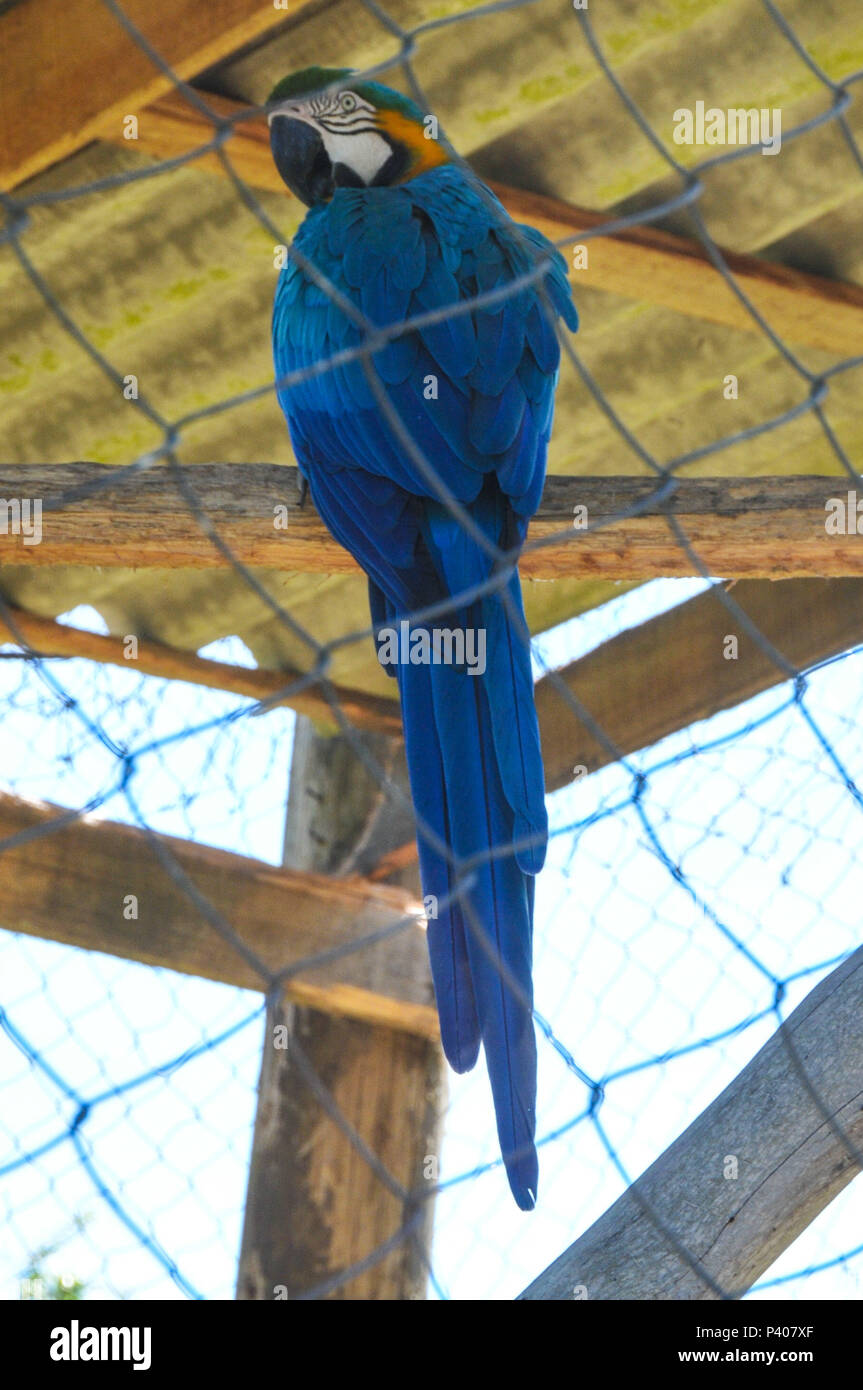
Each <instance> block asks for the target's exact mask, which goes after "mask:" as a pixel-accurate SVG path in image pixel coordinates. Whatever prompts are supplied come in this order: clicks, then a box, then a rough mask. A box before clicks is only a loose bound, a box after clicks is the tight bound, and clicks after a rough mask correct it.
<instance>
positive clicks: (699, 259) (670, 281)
mask: <svg viewBox="0 0 863 1390" xmlns="http://www.w3.org/2000/svg"><path fill="white" fill-rule="evenodd" d="M207 102H208V103H209V104H210V105H211V106H212V107H213V108H214V109H215V110H217V111H218V112H219V114H220V115H221V116H223V117H225V118H228V119H230V118H232V117H236V116H238V115H240V114H242V113H243V112H244V111H248V110H250V109H251V108H249V107H248V106H246V105H245V104H244V103H242V102H235V101H229V100H227V99H226V98H224V97H217V96H211V95H209V94H208V95H207ZM105 138H106V139H109V140H112V141H115V142H118V143H121V144H123V143H127V142H124V141H123V137H122V132H121V130H120V129H119V128H118V126H117V124H116V122H114V124H113V125H112V126H111V125H109V126H106V130H105ZM210 139H212V125H211V124H210V123H209V122H208V121H207V120H205V119H204V118H203V117H202V116H201V115H200V114H199V113H198V112H197V111H195V110H194V109H193V108H191V107H190V106H189V104H188V103H187V102H186V101H184V100H183V98H182V97H181V96H179V95H178V94H177V93H176V92H170V93H168V94H167V95H166V96H164V97H162V98H160V99H159V101H157V102H156V103H155V104H154V105H152V106H150V107H149V108H147V109H146V110H143V111H141V112H140V115H139V142H140V145H141V146H142V147H143V148H144V149H146V150H148V151H149V152H150V153H151V154H154V155H157V156H158V157H159V158H161V159H169V158H174V157H176V156H178V155H183V154H187V153H188V152H189V151H190V150H193V149H195V148H196V147H198V146H200V145H203V144H205V143H206V142H207V141H208V140H210ZM228 149H229V153H230V155H231V160H232V163H233V164H234V166H235V168H236V170H237V172H238V173H239V174H240V175H241V176H242V177H243V178H244V179H245V180H246V181H247V182H248V183H249V184H252V185H253V186H255V187H257V188H265V189H270V190H272V191H275V192H278V193H283V194H284V195H285V197H286V198H287V199H290V200H291V201H294V200H293V199H292V198H291V194H290V193H288V190H287V189H286V188H285V185H284V184H283V183H282V180H281V178H280V177H279V174H278V172H277V170H276V168H275V166H274V164H273V161H272V157H271V155H270V145H269V135H268V131H267V124H266V121H265V120H263V119H249V120H244V121H241V122H239V123H238V124H237V125H236V126H235V129H234V133H233V136H232V138H231V141H230V144H229V146H228ZM197 167H199V168H203V169H206V170H208V171H209V172H213V173H218V174H222V175H224V173H225V170H224V167H223V165H222V164H221V162H220V161H219V159H218V158H217V157H216V156H215V155H205V156H202V157H201V159H200V162H199V164H198V166H197ZM492 187H493V189H494V191H495V193H496V194H497V196H498V197H499V198H500V200H501V202H502V203H503V205H504V207H505V208H506V209H507V211H508V212H509V213H510V215H511V216H512V217H513V218H514V219H515V220H516V221H517V222H527V223H529V224H530V225H531V226H534V227H536V228H537V229H538V230H539V231H541V232H544V233H545V235H546V236H547V237H549V238H550V240H552V241H562V240H564V239H565V240H566V241H567V242H572V243H577V242H578V241H579V240H580V238H582V237H583V236H584V234H585V233H586V232H593V231H595V230H596V228H597V227H601V226H602V225H603V223H607V222H608V221H609V220H611V217H612V216H613V214H612V213H610V212H604V213H603V212H592V211H588V210H587V209H586V208H579V207H573V206H571V205H570V204H567V203H563V202H560V201H559V200H558V199H554V198H546V197H543V196H541V195H540V194H537V193H526V192H523V191H522V190H520V189H515V188H509V187H506V186H504V185H499V184H493V185H492ZM295 211H296V213H297V215H300V214H301V213H302V212H303V211H304V210H303V209H302V208H301V207H300V205H299V204H295ZM723 255H724V257H725V260H726V262H727V264H728V266H729V268H730V269H731V270H732V271H733V273H734V275H735V276H736V277H737V280H738V283H739V285H740V288H741V289H742V290H743V291H744V292H745V294H747V295H748V296H749V298H750V299H751V300H752V303H753V304H754V305H755V307H756V308H757V309H758V310H759V312H760V313H761V314H762V315H763V316H764V317H765V318H766V319H767V321H768V322H769V323H770V325H771V327H772V328H773V329H774V331H775V332H777V333H778V334H779V335H780V336H781V337H783V338H785V339H787V340H788V342H790V343H793V344H796V345H798V346H800V347H812V348H818V349H820V350H821V351H823V352H829V353H831V354H834V355H836V356H838V357H855V356H857V355H859V353H860V350H861V343H863V288H861V287H860V286H858V285H850V284H844V283H843V282H841V281H837V280H828V279H825V278H824V277H823V276H819V275H808V274H805V273H804V272H803V271H798V270H792V269H790V268H789V267H788V266H784V265H779V264H776V263H773V262H770V261H765V260H761V259H759V258H758V257H756V256H747V255H741V254H738V253H737V252H733V251H723ZM567 259H568V261H569V263H570V265H572V264H573V261H572V255H571V253H570V254H568V255H567ZM587 259H588V264H587V267H586V268H585V269H579V270H575V269H573V270H571V272H570V274H571V278H572V280H573V282H574V283H577V284H580V285H585V286H587V287H588V288H591V289H598V290H607V291H609V292H610V293H612V294H618V295H621V296H622V297H623V298H626V299H635V300H638V301H640V302H643V303H646V304H658V305H662V306H663V307H664V308H666V309H673V310H675V311H676V312H677V313H680V314H687V315H690V316H694V317H695V318H700V319H706V320H708V321H709V322H711V323H721V324H726V325H728V326H729V327H732V328H740V329H744V330H745V331H748V332H751V333H761V332H762V329H761V328H760V327H759V326H758V324H757V323H756V322H755V320H754V319H753V318H752V316H751V314H750V313H749V312H748V310H747V309H746V308H745V307H744V305H742V304H741V303H740V301H739V300H738V298H737V297H736V295H734V294H733V293H732V291H731V290H730V289H729V288H728V286H727V285H726V283H725V281H724V280H723V279H722V277H721V276H720V275H719V274H718V272H717V271H716V269H715V268H714V266H713V264H712V262H711V261H710V259H709V257H708V256H707V254H706V252H705V250H704V248H703V247H702V245H701V243H700V242H698V241H695V240H693V239H691V238H688V237H681V236H676V235H673V234H672V233H671V232H664V231H660V230H659V229H657V228H654V227H649V226H644V227H638V228H634V229H631V230H628V231H623V232H615V233H614V234H613V235H611V236H601V237H598V238H597V239H595V240H591V241H590V243H589V251H588V258H587Z"/></svg>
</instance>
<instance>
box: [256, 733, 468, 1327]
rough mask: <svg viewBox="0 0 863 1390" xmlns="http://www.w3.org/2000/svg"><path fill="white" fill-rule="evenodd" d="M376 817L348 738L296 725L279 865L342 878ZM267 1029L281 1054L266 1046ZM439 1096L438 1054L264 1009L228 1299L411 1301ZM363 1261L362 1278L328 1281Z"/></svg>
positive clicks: (382, 754) (348, 1023) (410, 1041)
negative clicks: (233, 1282)
mask: <svg viewBox="0 0 863 1390" xmlns="http://www.w3.org/2000/svg"><path fill="white" fill-rule="evenodd" d="M364 739H365V744H366V751H367V753H368V754H369V756H371V757H373V758H374V759H375V760H376V761H378V762H381V763H383V764H384V765H389V764H391V763H392V761H393V759H394V758H396V757H398V756H399V755H400V751H401V750H400V749H399V748H397V747H396V746H394V745H390V746H389V747H388V746H387V742H386V740H385V738H383V737H382V736H380V735H377V736H375V735H364ZM401 775H402V776H404V775H405V769H404V768H402V772H401ZM380 812H381V797H380V788H379V785H378V782H377V779H376V778H374V777H373V776H371V775H370V774H369V772H367V770H366V769H365V767H364V765H363V764H362V763H361V762H360V761H359V760H358V759H357V756H356V752H355V750H354V749H353V747H352V746H351V745H350V743H349V742H348V740H347V739H345V738H343V737H341V738H335V739H324V738H321V737H320V735H318V734H316V733H315V732H314V730H313V729H312V728H311V726H310V725H309V724H308V721H306V720H303V719H301V720H299V721H298V724H297V731H296V736H295V740H294V753H293V758H292V762H291V778H290V792H289V800H288V814H287V822H286V834H285V862H286V863H287V864H290V865H291V866H292V867H293V868H296V869H303V870H308V871H310V872H315V873H339V872H342V871H343V868H344V864H345V861H346V857H347V858H349V859H351V858H356V859H357V860H358V861H361V859H362V856H363V854H364V853H365V851H366V849H367V848H368V841H369V838H370V836H371V837H373V836H374V834H375V829H376V825H377V822H378V820H379V817H380ZM399 820H400V824H397V823H394V822H393V823H391V825H390V833H395V835H396V837H397V838H402V837H403V836H405V835H406V834H409V833H410V827H411V815H410V811H409V810H408V809H407V807H406V806H404V805H402V806H401V807H400V809H399ZM279 1027H281V1028H283V1030H284V1032H283V1033H282V1034H281V1037H282V1039H283V1040H284V1039H286V1041H287V1045H286V1046H284V1045H283V1046H281V1047H278V1048H277V1047H275V1046H274V1045H273V1043H274V1036H275V1035H274V1032H273V1030H274V1029H277V1028H279ZM319 1088H322V1089H319ZM444 1091H445V1080H444V1069H443V1060H442V1053H441V1050H440V1047H439V1046H437V1045H435V1044H433V1043H432V1042H429V1041H426V1040H424V1039H422V1038H418V1037H408V1036H407V1035H406V1034H405V1033H403V1032H402V1033H400V1034H397V1033H395V1032H394V1031H393V1030H392V1029H389V1028H380V1027H370V1026H369V1025H368V1024H365V1023H360V1022H357V1021H356V1020H354V1019H337V1018H332V1017H327V1016H326V1015H324V1014H322V1013H320V1012H318V1011H317V1010H315V1009H306V1008H290V1009H287V1010H286V1009H285V1008H284V1007H283V1006H282V1005H281V1004H280V1003H279V1002H278V1001H275V1000H274V1001H272V1003H271V1005H270V1013H269V1017H268V1027H267V1034H266V1036H265V1040H264V1055H263V1062H262V1067H261V1078H260V1086H259V1092H258V1112H257V1119H256V1123H255V1135H254V1141H253V1145H252V1159H251V1164H250V1168H249V1180H248V1195H247V1200H246V1214H245V1222H244V1228H243V1242H242V1250H241V1255H240V1269H239V1275H238V1279H237V1297H238V1298H241V1299H255V1300H261V1301H270V1300H272V1298H273V1296H274V1290H275V1289H276V1288H280V1289H281V1290H284V1292H285V1293H286V1294H287V1296H288V1297H289V1298H291V1299H293V1298H297V1297H300V1298H302V1297H303V1296H309V1295H311V1293H312V1291H313V1290H320V1296H324V1297H329V1298H333V1299H351V1300H363V1301H374V1302H378V1301H380V1300H382V1299H386V1300H400V1301H401V1300H407V1299H417V1298H423V1297H424V1296H425V1290H426V1286H427V1283H428V1262H429V1251H430V1246H431V1218H432V1208H433V1202H432V1201H431V1200H425V1201H423V1200H422V1191H423V1187H424V1186H425V1187H426V1189H427V1190H428V1189H429V1182H428V1173H427V1171H426V1168H427V1164H428V1159H429V1156H431V1155H434V1156H437V1155H438V1154H439V1152H440V1120H441V1116H442V1112H443V1094H444ZM332 1104H334V1105H335V1107H337V1110H338V1112H339V1114H340V1115H341V1117H342V1119H343V1120H344V1121H345V1122H346V1124H347V1126H349V1127H350V1129H351V1130H352V1131H353V1132H354V1134H355V1135H356V1136H357V1137H358V1142H357V1143H354V1142H352V1141H351V1138H350V1137H349V1135H348V1133H346V1132H345V1129H344V1128H343V1127H342V1126H341V1125H340V1124H339V1122H338V1119H337V1118H336V1114H335V1112H334V1111H333V1110H332V1108H331V1107H332ZM328 1107H329V1108H328ZM362 1146H365V1150H366V1152H365V1153H364V1152H363V1150H362ZM367 1153H368V1154H370V1155H371V1156H372V1161H371V1162H370V1161H369V1158H368V1157H367V1156H366V1155H367ZM379 1165H380V1166H379ZM417 1194H419V1198H418V1196H417ZM388 1243H391V1248H389V1249H388V1250H385V1252H384V1254H383V1256H382V1258H379V1259H375V1258H374V1257H375V1252H376V1251H378V1250H379V1249H380V1248H381V1247H382V1246H386V1245H387V1244H388ZM367 1259H369V1260H370V1261H371V1263H370V1265H369V1267H368V1268H366V1269H362V1270H361V1271H360V1272H359V1273H358V1274H357V1275H356V1276H354V1277H352V1278H349V1279H347V1280H340V1275H341V1274H342V1273H343V1272H344V1271H345V1270H348V1269H350V1268H351V1267H352V1266H354V1265H356V1264H360V1263H361V1262H363V1261H365V1260H367ZM330 1285H331V1287H330ZM281 1296H284V1294H282V1295H281Z"/></svg>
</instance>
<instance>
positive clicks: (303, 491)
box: [298, 473, 309, 510]
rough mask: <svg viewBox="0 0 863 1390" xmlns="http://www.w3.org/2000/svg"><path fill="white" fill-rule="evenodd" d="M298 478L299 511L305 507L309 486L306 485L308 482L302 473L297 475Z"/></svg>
mask: <svg viewBox="0 0 863 1390" xmlns="http://www.w3.org/2000/svg"><path fill="white" fill-rule="evenodd" d="M298 477H299V483H298V489H299V494H300V501H299V507H300V510H302V509H303V507H305V505H306V498H307V497H308V495H309V484H308V481H307V480H306V478H304V477H303V475H302V473H299V474H298Z"/></svg>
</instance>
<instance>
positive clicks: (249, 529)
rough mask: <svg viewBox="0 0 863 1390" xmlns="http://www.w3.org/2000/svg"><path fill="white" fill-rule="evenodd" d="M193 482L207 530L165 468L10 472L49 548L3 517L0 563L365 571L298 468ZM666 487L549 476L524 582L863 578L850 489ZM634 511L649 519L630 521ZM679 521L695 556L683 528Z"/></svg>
mask: <svg viewBox="0 0 863 1390" xmlns="http://www.w3.org/2000/svg"><path fill="white" fill-rule="evenodd" d="M112 471H113V472H115V473H117V480H116V485H112V486H111V487H110V488H106V489H104V490H102V491H100V492H99V493H98V494H96V495H94V496H89V497H84V498H80V499H79V500H77V501H70V502H67V503H65V504H64V505H63V506H62V508H60V509H59V510H56V511H53V510H50V507H51V504H52V502H53V501H56V500H58V499H59V498H61V497H62V496H63V494H64V493H66V492H67V490H71V489H73V488H75V487H78V486H80V485H82V484H85V485H86V484H91V483H93V482H94V481H95V480H97V479H100V478H101V479H107V478H109V477H110V474H111V472H112ZM184 477H185V480H186V482H187V484H188V485H189V486H190V487H191V488H192V489H193V491H194V494H195V497H196V499H197V504H198V506H199V507H200V510H201V512H202V514H203V516H204V518H205V524H204V525H202V524H201V522H200V521H199V520H198V519H197V517H196V516H195V514H194V513H193V512H192V511H191V510H190V508H189V505H188V503H187V502H186V500H185V499H184V498H183V496H182V495H181V493H180V492H179V490H178V487H177V484H176V482H175V481H174V479H173V476H172V474H171V473H170V472H169V471H168V470H167V469H165V468H161V467H157V468H153V469H151V470H150V471H149V472H143V473H137V474H134V475H131V474H130V475H128V476H127V477H124V476H123V475H122V473H120V472H119V471H118V470H110V469H109V468H107V467H105V466H103V465H101V464H92V463H72V464H46V465H40V464H23V465H3V466H0V499H3V500H8V499H10V498H11V499H16V498H18V499H21V498H28V499H41V501H42V504H43V508H45V510H44V511H43V516H42V539H41V541H40V543H39V544H27V543H25V537H24V536H23V535H22V534H16V533H15V532H14V530H13V529H12V528H11V527H6V526H5V525H4V522H5V515H4V512H3V511H0V563H6V564H29V565H64V564H65V565H101V566H107V567H120V568H125V569H133V568H144V569H146V568H151V567H157V568H162V569H165V568H171V569H182V568H192V569H200V568H210V567H223V566H225V565H227V564H228V563H229V560H228V559H227V558H226V556H225V555H224V554H223V553H222V551H221V550H220V549H219V548H218V547H217V546H216V544H215V543H214V540H213V539H212V537H211V536H210V535H209V534H208V530H207V527H208V526H209V527H212V528H213V529H214V531H215V532H216V533H218V536H219V537H220V538H221V540H222V541H223V542H224V543H225V544H226V545H227V546H228V547H229V548H230V551H231V553H232V554H233V555H234V557H235V558H236V559H237V560H239V561H241V562H242V563H243V564H245V565H253V566H254V565H259V566H270V567H273V568H281V569H284V570H291V571H297V572H300V571H309V572H320V573H355V572H356V570H357V566H356V564H355V562H354V560H353V559H352V557H351V556H350V555H349V554H348V553H347V551H345V550H343V549H342V547H341V546H340V545H338V544H337V542H336V541H334V540H333V539H332V538H331V536H330V535H329V533H328V532H327V530H326V528H325V526H324V524H323V522H322V521H321V520H320V518H319V517H318V516H317V514H316V512H315V511H314V508H313V507H312V504H311V502H310V501H308V500H307V501H306V504H305V506H304V507H299V506H298V501H299V494H298V491H297V471H296V469H294V468H288V467H279V466H276V465H269V464H263V463H261V464H253V463H250V464H196V465H194V466H192V467H189V468H187V469H186V470H185V474H184ZM658 488H659V483H658V482H657V481H656V480H654V479H651V478H642V477H612V478H581V477H578V478H564V477H551V478H548V479H547V481H546V486H545V491H544V493H543V497H542V502H541V504H540V507H539V511H538V512H537V515H536V517H535V518H534V520H533V522H532V523H531V527H530V533H529V537H528V544H527V548H526V550H525V552H524V555H523V557H522V560H521V563H520V568H521V571H522V573H523V574H525V575H528V576H532V577H534V578H541V579H555V578H563V577H569V578H574V577H584V578H593V579H595V578H605V579H656V578H660V577H663V576H675V575H683V576H686V575H689V576H691V575H698V574H703V573H708V574H712V575H717V576H721V577H723V578H729V579H731V578H765V579H780V578H794V577H803V576H809V577H815V576H818V577H825V578H826V577H833V576H839V575H863V536H861V535H858V534H856V532H854V533H853V534H847V535H828V534H827V530H826V526H825V522H826V519H827V516H828V511H827V503H828V500H829V499H831V498H835V497H839V498H842V499H845V498H846V497H847V496H848V494H849V485H848V481H847V479H844V478H831V477H823V476H821V475H810V476H794V477H782V476H780V477H766V478H725V477H723V478H680V479H678V480H677V482H676V485H675V488H674V490H673V491H672V492H671V493H670V494H669V495H668V496H666V497H665V498H664V500H660V501H657V500H656V497H657V493H658ZM855 496H856V494H855ZM861 500H863V493H861ZM283 506H287V507H288V508H289V516H288V524H287V526H286V527H285V528H284V529H281V528H277V527H276V525H275V524H274V516H275V512H276V509H277V508H279V507H283ZM577 508H586V522H587V529H580V528H579V529H577V528H576V527H575V526H574V524H573V523H574V521H579V520H580V519H581V516H582V513H580V512H579V513H576V509H577ZM633 511H637V512H638V515H627V514H628V513H632V512H633ZM624 516H625V517H626V519H623V520H621V519H620V518H621V517H624ZM672 518H673V519H674V520H675V521H676V522H677V523H678V524H679V526H680V527H681V528H682V531H683V534H684V537H685V539H686V541H687V542H688V544H689V545H690V546H691V548H692V551H693V552H694V556H691V555H690V554H688V553H687V550H686V548H685V546H684V544H682V543H681V541H680V540H679V538H678V536H677V534H676V532H675V531H674V530H673V529H672V526H671V524H670V523H671V519H672ZM699 562H700V563H699Z"/></svg>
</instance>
